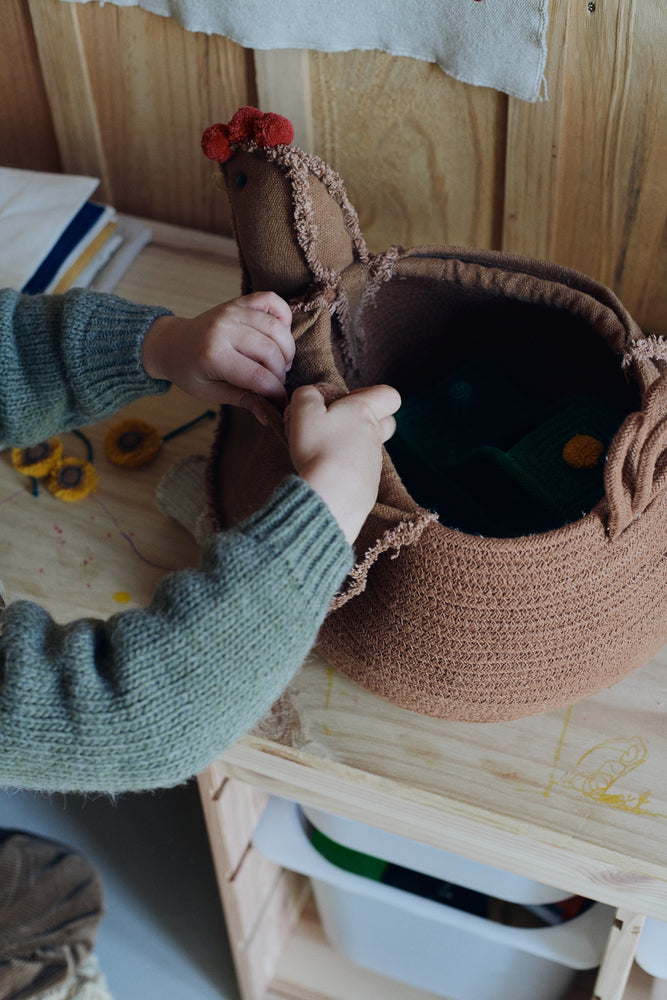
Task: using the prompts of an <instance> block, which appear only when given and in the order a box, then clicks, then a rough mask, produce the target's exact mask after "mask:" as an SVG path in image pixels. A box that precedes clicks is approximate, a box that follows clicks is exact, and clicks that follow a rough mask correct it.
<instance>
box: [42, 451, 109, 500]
mask: <svg viewBox="0 0 667 1000" xmlns="http://www.w3.org/2000/svg"><path fill="white" fill-rule="evenodd" d="M46 485H47V488H48V490H49V492H51V493H53V495H54V496H55V497H57V498H58V500H67V501H69V502H71V501H73V500H83V498H84V497H87V496H88V495H89V494H90V493H93V492H94V491H95V490H96V489H97V473H96V472H95V469H94V467H93V466H92V465H91V463H90V462H86V461H85V460H84V459H82V458H63V459H61V460H60V461H59V462H58V463H57V464H56V465H55V466H54V467H53V468H52V469H51V472H50V474H49V478H48V480H47V483H46Z"/></svg>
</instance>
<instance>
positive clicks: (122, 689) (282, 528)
mask: <svg viewBox="0 0 667 1000" xmlns="http://www.w3.org/2000/svg"><path fill="white" fill-rule="evenodd" d="M165 312H166V310H163V309H156V308H148V307H144V306H138V305H134V304H132V303H128V302H125V301H124V300H122V299H119V298H117V297H116V296H112V295H106V294H99V293H90V292H85V291H77V292H72V293H67V294H66V295H65V296H37V297H28V296H21V295H18V294H17V293H15V292H12V291H0V448H2V447H6V446H8V445H21V446H25V445H29V444H35V443H37V442H38V441H39V440H43V439H44V438H45V437H48V436H49V435H50V434H54V433H57V432H58V431H62V430H65V429H68V428H74V427H77V426H79V425H81V424H90V423H94V422H95V421H97V420H99V419H101V418H102V417H104V416H107V415H109V414H110V413H112V412H114V411H115V410H117V409H119V408H120V407H121V406H123V405H125V404H126V403H128V402H130V401H131V400H133V399H136V398H138V397H140V396H144V395H148V394H152V393H159V392H163V391H165V390H166V389H167V388H169V384H168V383H166V382H156V381H154V380H152V379H150V378H149V377H148V376H147V375H146V373H145V372H144V370H143V368H142V365H141V343H142V339H143V336H144V334H145V331H146V330H147V329H148V327H149V325H150V324H151V322H152V321H153V320H154V319H155V317H156V316H158V315H162V314H164V313H165ZM3 528H4V530H5V531H11V525H9V524H3ZM351 564H352V551H351V549H350V547H349V546H348V545H347V543H346V541H345V539H344V537H343V534H342V532H341V531H340V529H339V527H338V525H337V524H336V522H335V520H334V518H333V517H332V515H331V513H330V511H329V509H328V508H327V507H326V505H325V504H324V503H323V501H322V500H321V499H320V497H319V496H318V495H317V494H316V493H315V492H314V491H313V490H311V489H310V487H309V486H308V485H307V484H306V483H305V482H304V481H303V480H301V479H299V478H298V477H296V476H294V477H291V478H289V479H288V480H286V481H285V482H284V483H283V484H282V485H281V486H280V487H279V489H278V490H277V491H276V493H275V494H274V496H273V497H272V498H271V500H270V501H269V503H268V504H267V506H266V507H265V508H264V509H263V510H261V511H259V512H258V513H257V514H255V515H254V516H252V517H251V518H249V519H248V520H247V521H246V522H244V523H243V524H242V525H240V526H239V527H238V528H236V529H234V530H231V531H228V532H223V533H221V534H218V535H214V536H213V537H212V538H211V539H210V540H209V541H208V542H207V543H206V544H205V546H204V548H203V550H202V556H201V562H200V566H199V569H198V570H183V571H181V572H177V573H173V574H170V575H169V576H166V577H165V578H164V579H163V580H162V581H161V582H160V583H159V585H158V587H157V588H156V591H155V593H154V595H153V598H152V601H151V603H150V605H149V607H148V608H146V609H141V610H131V611H125V612H122V613H120V614H117V615H114V616H113V617H112V618H110V619H109V620H108V621H101V620H95V619H82V620H79V621H73V622H71V623H70V624H67V625H56V624H55V622H54V621H53V619H52V618H51V617H50V615H49V614H48V613H47V612H46V611H45V610H44V609H43V608H41V607H39V606H38V605H37V604H33V603H32V602H29V601H16V602H14V603H13V604H9V605H8V606H7V607H6V609H5V610H4V613H3V614H2V617H1V618H0V631H1V634H0V785H4V786H9V787H21V788H34V789H40V790H52V791H105V792H111V793H115V792H121V791H127V790H140V789H148V788H156V787H160V786H169V785H174V784H177V783H179V782H181V781H184V780H186V779H187V778H189V777H190V776H192V775H193V774H195V773H196V772H197V771H199V770H201V769H202V768H203V767H204V766H205V765H206V764H208V763H210V762H211V761H212V760H213V759H214V758H215V757H216V756H218V755H219V754H220V753H221V752H222V751H223V750H224V749H225V748H226V747H227V746H228V745H229V744H230V743H232V742H233V741H234V740H236V739H237V738H238V737H239V736H241V735H242V734H243V733H244V732H246V731H247V730H248V729H249V728H250V727H251V726H252V725H253V724H254V723H255V722H256V721H257V720H258V719H259V718H260V717H261V716H262V715H263V714H264V713H265V712H266V711H267V710H268V709H269V707H270V706H271V704H272V702H273V701H274V700H275V699H276V698H277V697H278V696H279V695H280V693H281V692H282V691H283V689H284V688H285V686H286V685H287V683H288V682H289V680H290V679H291V677H292V676H293V674H294V673H295V671H296V670H297V669H298V667H299V666H300V664H301V663H302V662H303V659H304V657H305V656H306V654H307V653H308V651H309V649H310V648H311V647H312V645H313V644H314V642H315V640H316V637H317V632H318V629H319V626H320V624H321V622H322V621H323V619H324V616H325V614H326V611H327V608H328V605H329V602H330V601H331V598H332V597H333V595H334V593H335V591H336V590H337V588H338V587H339V586H340V584H341V583H342V581H343V579H344V578H345V575H346V573H347V572H349V569H350V567H351ZM0 575H1V567H0ZM6 583H7V584H8V585H11V581H10V580H7V581H6Z"/></svg>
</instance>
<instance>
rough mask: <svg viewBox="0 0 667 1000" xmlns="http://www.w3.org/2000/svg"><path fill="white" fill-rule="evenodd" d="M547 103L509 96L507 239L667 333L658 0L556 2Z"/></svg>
mask: <svg viewBox="0 0 667 1000" xmlns="http://www.w3.org/2000/svg"><path fill="white" fill-rule="evenodd" d="M550 19H551V29H550V31H551V42H550V46H549V60H548V64H547V77H548V83H549V89H550V101H549V104H548V105H537V106H534V107H533V106H530V105H526V104H523V103H522V102H518V101H512V102H510V115H509V131H508V147H507V172H506V176H507V181H506V190H507V195H506V208H505V229H504V247H505V248H506V249H508V250H513V251H517V252H520V253H527V254H532V255H535V256H545V257H548V258H550V259H553V260H557V261H558V262H560V263H563V264H566V265H567V266H569V267H573V268H576V269H578V270H580V271H584V272H585V273H587V274H590V275H591V276H592V277H595V278H597V279H598V280H600V281H602V282H604V283H605V284H607V285H609V286H610V287H611V288H613V290H614V291H615V292H616V294H617V295H618V296H619V297H620V298H621V300H622V301H623V303H624V305H625V306H626V307H627V308H628V309H629V310H630V312H631V313H632V314H633V316H634V317H635V318H636V319H637V320H638V322H639V323H640V324H641V325H643V326H644V327H645V328H647V329H650V330H653V331H654V332H661V333H664V332H665V331H666V330H667V326H666V324H667V308H666V307H667V280H666V279H667V247H666V246H665V242H664V232H665V176H666V175H665V169H664V164H665V160H666V159H667V129H666V128H665V116H664V52H665V46H666V44H667V31H666V26H665V17H664V8H663V6H662V4H661V2H660V0H641V2H639V0H630V2H627V0H596V2H594V3H590V4H587V3H584V2H582V3H579V4H573V3H569V2H566V0H554V3H553V5H552V8H551V10H550Z"/></svg>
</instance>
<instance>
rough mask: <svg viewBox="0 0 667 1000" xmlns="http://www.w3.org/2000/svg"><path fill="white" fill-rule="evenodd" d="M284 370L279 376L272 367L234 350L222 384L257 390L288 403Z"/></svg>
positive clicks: (268, 397)
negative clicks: (279, 376)
mask: <svg viewBox="0 0 667 1000" xmlns="http://www.w3.org/2000/svg"><path fill="white" fill-rule="evenodd" d="M283 380H284V372H283V374H282V377H281V378H278V376H277V375H276V374H274V372H273V371H271V369H270V368H267V367H266V366H265V365H263V364H261V363H260V362H259V361H255V360H254V359H253V358H250V357H248V356H247V355H245V354H240V353H239V352H238V351H234V352H233V353H232V354H231V355H230V357H229V358H228V360H227V364H226V366H225V379H224V383H221V385H225V386H232V387H233V388H234V389H238V390H240V394H241V395H242V394H243V393H244V392H247V391H250V392H255V393H257V395H259V396H265V397H266V398H267V399H272V400H274V401H275V402H277V403H280V404H285V403H287V393H286V392H285V386H284V381H283Z"/></svg>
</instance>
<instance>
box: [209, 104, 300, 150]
mask: <svg viewBox="0 0 667 1000" xmlns="http://www.w3.org/2000/svg"><path fill="white" fill-rule="evenodd" d="M293 138H294V126H293V125H292V123H291V121H290V120H289V118H285V117H284V116H283V115H277V114H274V113H273V112H272V111H269V112H267V113H266V114H264V113H262V112H261V111H260V110H259V108H253V107H251V106H250V105H248V106H247V107H244V108H239V109H238V111H237V112H236V113H235V114H234V115H233V116H232V119H231V121H230V122H229V124H228V125H223V124H218V125H209V127H208V128H207V129H206V131H205V132H204V134H203V136H202V140H201V147H202V149H203V151H204V153H205V155H206V156H208V158H209V160H216V161H217V162H218V163H226V161H227V160H229V159H230V158H231V157H232V156H233V155H234V148H233V146H232V143H236V144H239V143H242V142H247V141H248V140H249V139H254V141H255V142H256V143H257V145H258V146H260V147H261V148H262V149H267V148H269V147H271V146H280V145H283V144H284V145H286V146H288V145H289V144H290V142H291V141H292V139H293Z"/></svg>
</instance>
